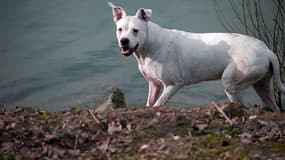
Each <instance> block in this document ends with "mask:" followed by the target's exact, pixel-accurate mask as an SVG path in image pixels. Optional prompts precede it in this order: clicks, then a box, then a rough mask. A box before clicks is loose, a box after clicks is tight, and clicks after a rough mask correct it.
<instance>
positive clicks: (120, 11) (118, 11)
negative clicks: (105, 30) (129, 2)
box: [108, 2, 126, 22]
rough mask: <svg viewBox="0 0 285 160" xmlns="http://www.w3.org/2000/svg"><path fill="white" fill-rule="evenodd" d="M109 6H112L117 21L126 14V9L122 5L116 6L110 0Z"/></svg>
mask: <svg viewBox="0 0 285 160" xmlns="http://www.w3.org/2000/svg"><path fill="white" fill-rule="evenodd" d="M108 4H109V6H110V7H111V8H112V11H113V16H114V22H117V21H118V20H120V19H121V18H123V17H125V16H126V11H125V10H124V9H123V8H122V7H120V6H115V5H114V4H113V3H111V2H109V3H108Z"/></svg>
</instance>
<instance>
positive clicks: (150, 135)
mask: <svg viewBox="0 0 285 160" xmlns="http://www.w3.org/2000/svg"><path fill="white" fill-rule="evenodd" d="M218 106H219V108H221V110H222V111H223V112H224V113H225V114H226V116H227V117H228V118H229V119H230V121H231V123H229V121H227V120H226V118H225V116H223V115H222V114H221V112H220V111H218V110H217V108H216V107H215V106H214V105H209V106H203V107H194V108H192V109H185V108H177V107H166V106H162V107H157V108H145V107H128V108H119V109H114V110H112V111H110V112H108V113H106V114H99V113H97V112H96V108H89V109H87V108H83V109H81V108H71V109H68V110H65V111H60V112H46V111H40V110H38V109H33V108H22V107H18V108H15V109H9V110H7V109H1V110H0V155H1V158H0V159H23V158H27V159H36V158H37V159H43V158H45V159H152V158H153V159H268V158H271V159H282V158H283V157H285V113H276V112H268V111H264V110H262V109H261V108H257V107H252V108H246V107H244V106H239V105H236V104H231V103H218Z"/></svg>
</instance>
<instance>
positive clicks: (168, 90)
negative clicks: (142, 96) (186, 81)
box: [154, 85, 183, 107]
mask: <svg viewBox="0 0 285 160" xmlns="http://www.w3.org/2000/svg"><path fill="white" fill-rule="evenodd" d="M182 86H183V85H175V86H165V87H164V88H163V91H162V94H161V95H160V97H159V98H158V100H157V101H156V102H155V104H154V107H157V106H161V105H164V104H165V103H166V102H167V101H168V100H169V99H170V98H171V97H172V96H173V95H174V94H175V93H176V92H177V91H178V90H179V89H180V88H181V87H182Z"/></svg>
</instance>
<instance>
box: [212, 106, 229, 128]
mask: <svg viewBox="0 0 285 160" xmlns="http://www.w3.org/2000/svg"><path fill="white" fill-rule="evenodd" d="M212 104H213V105H214V106H215V107H216V108H217V110H218V111H219V112H220V113H221V114H222V115H223V116H224V117H225V118H226V120H227V121H228V122H229V123H230V125H233V121H232V120H231V119H230V118H229V117H228V116H227V115H226V113H225V112H224V111H223V110H222V109H221V108H220V107H219V106H218V105H217V104H216V103H215V102H214V101H212Z"/></svg>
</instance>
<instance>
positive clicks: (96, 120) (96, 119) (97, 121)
mask: <svg viewBox="0 0 285 160" xmlns="http://www.w3.org/2000/svg"><path fill="white" fill-rule="evenodd" d="M88 112H89V113H90V114H91V116H92V117H93V119H94V120H95V122H96V123H98V124H99V123H100V121H99V120H98V118H96V117H95V115H94V114H93V113H92V111H91V110H90V109H88Z"/></svg>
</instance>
